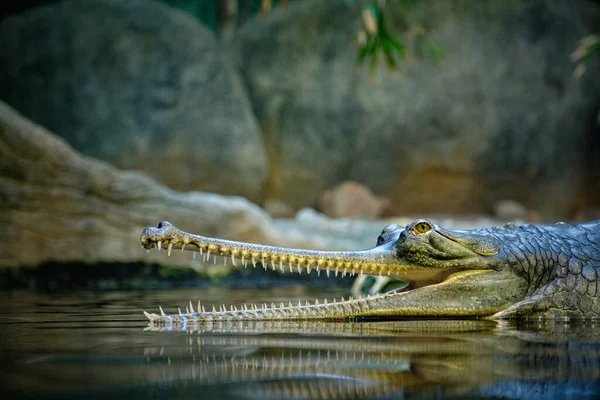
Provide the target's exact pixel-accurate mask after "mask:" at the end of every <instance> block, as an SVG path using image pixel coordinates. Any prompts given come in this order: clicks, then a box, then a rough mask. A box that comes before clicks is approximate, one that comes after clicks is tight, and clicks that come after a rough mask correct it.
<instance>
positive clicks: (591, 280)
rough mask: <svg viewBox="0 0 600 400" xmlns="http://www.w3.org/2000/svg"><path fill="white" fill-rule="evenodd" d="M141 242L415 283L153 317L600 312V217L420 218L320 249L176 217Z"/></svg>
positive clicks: (237, 260) (239, 260)
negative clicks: (450, 224) (364, 241)
mask: <svg viewBox="0 0 600 400" xmlns="http://www.w3.org/2000/svg"><path fill="white" fill-rule="evenodd" d="M141 242H142V247H143V248H145V249H147V250H149V249H151V248H154V247H155V248H157V249H158V250H164V251H167V253H168V254H169V255H170V253H171V251H172V249H181V250H182V251H183V250H189V251H195V252H199V253H200V254H202V256H203V257H205V258H206V259H208V258H210V257H211V256H212V257H223V258H225V260H224V261H225V262H229V261H230V262H231V263H232V264H233V265H234V266H235V267H242V268H243V267H248V266H254V267H256V265H257V263H260V265H262V266H263V267H264V268H265V269H267V268H272V269H275V270H280V271H281V272H283V273H288V272H291V273H301V272H303V271H305V272H310V271H311V270H317V271H319V273H320V274H324V275H326V276H334V275H335V276H338V275H339V274H345V275H348V274H350V275H354V274H366V275H374V276H379V275H383V276H392V277H396V278H398V279H401V280H404V281H406V282H409V283H410V285H409V286H408V287H407V288H406V289H403V290H399V291H393V292H388V293H382V294H377V295H373V296H363V297H360V298H350V299H341V300H335V299H330V300H326V299H322V300H315V301H314V302H313V303H297V304H270V305H267V304H262V305H256V304H252V305H244V306H242V307H240V308H236V307H233V306H232V307H226V306H221V307H220V308H219V309H218V310H217V309H215V308H213V309H212V310H209V311H207V310H206V309H205V308H204V307H203V306H202V305H201V304H198V305H197V309H196V310H194V307H193V305H192V303H190V305H189V306H188V307H186V310H185V312H181V311H180V312H179V313H178V314H174V315H166V314H165V313H164V312H163V311H162V308H161V309H160V315H159V314H150V313H147V312H144V314H145V315H146V317H147V318H148V319H149V320H150V321H151V323H153V324H155V325H160V326H162V325H172V324H181V323H186V322H197V321H219V320H221V321H222V320H309V319H310V320H361V319H371V318H379V317H380V318H401V317H413V318H435V317H486V318H498V319H499V318H520V317H527V318H559V319H598V318H600V295H599V293H600V279H599V275H600V221H595V222H589V223H585V224H579V225H575V224H566V223H557V224H555V225H549V226H537V225H523V226H518V227H517V226H515V225H513V224H507V225H505V226H504V227H502V228H495V227H490V228H482V229H474V230H465V231H455V230H446V229H443V228H441V227H439V226H437V225H435V224H433V223H431V222H430V221H428V220H425V219H420V220H417V221H414V222H412V223H411V224H409V225H408V226H406V228H403V227H401V226H399V225H389V226H387V227H385V228H384V229H383V231H382V233H381V235H380V236H379V238H378V239H377V246H376V247H374V248H372V249H369V250H363V251H332V252H329V251H313V250H300V249H288V248H282V247H274V246H264V245H259V244H252V243H243V242H234V241H228V240H221V239H215V238H209V237H203V236H199V235H193V234H190V233H187V232H183V231H181V230H179V229H177V228H176V227H174V226H173V225H171V224H170V223H168V222H161V223H159V224H158V227H156V228H153V227H151V228H146V229H145V230H144V231H143V232H142V235H141Z"/></svg>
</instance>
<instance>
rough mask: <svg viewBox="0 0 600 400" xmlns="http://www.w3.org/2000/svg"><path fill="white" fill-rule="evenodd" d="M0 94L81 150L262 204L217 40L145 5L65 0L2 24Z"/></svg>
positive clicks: (242, 116) (178, 183) (240, 110)
mask: <svg viewBox="0 0 600 400" xmlns="http://www.w3.org/2000/svg"><path fill="white" fill-rule="evenodd" d="M0 43H2V51H1V52H0V93H2V100H3V101H5V102H7V103H8V104H10V105H11V106H12V107H14V108H16V109H17V110H18V111H19V112H20V113H22V114H23V115H25V116H26V117H27V118H29V119H31V120H33V121H35V122H37V123H39V124H41V125H43V126H45V127H47V128H48V129H50V130H52V131H54V132H56V133H57V134H58V135H59V136H61V137H63V138H64V139H65V140H66V141H67V142H68V143H69V144H70V145H71V146H73V147H74V148H75V149H77V150H78V151H80V152H81V153H83V154H85V155H88V156H91V157H94V158H97V159H100V160H103V161H107V162H110V163H111V164H112V165H114V166H116V167H118V168H122V169H135V170H139V171H143V172H145V173H146V174H148V175H150V176H151V177H153V178H154V179H156V180H158V181H160V182H162V183H164V184H166V185H168V186H169V187H171V188H172V189H175V190H180V191H190V190H203V191H207V192H215V193H220V194H231V195H239V196H244V197H246V198H248V199H251V200H253V201H255V202H257V201H260V200H261V196H262V195H263V192H264V185H265V183H266V178H267V169H266V168H267V164H266V154H265V151H264V147H263V143H262V137H261V132H260V127H259V125H258V123H257V120H256V118H255V117H254V114H253V111H252V105H251V104H250V100H249V99H248V97H247V93H246V89H245V87H244V84H243V82H242V81H241V79H240V77H239V75H238V73H237V71H236V70H235V69H234V68H233V66H232V65H231V62H230V61H229V58H228V56H227V54H226V53H225V48H224V46H223V43H221V42H219V41H218V40H217V39H216V38H215V37H214V35H213V33H212V32H211V31H210V30H209V29H208V28H206V27H204V26H202V24H201V23H199V22H198V20H196V19H195V18H193V17H191V16H190V15H188V14H186V13H183V12H180V11H177V10H175V9H173V8H171V7H168V6H166V5H165V4H161V3H160V2H157V1H149V0H86V1H80V0H63V1H58V2H52V4H48V5H45V6H41V7H35V8H32V9H30V10H27V11H26V12H23V13H21V14H17V15H13V16H10V17H7V18H5V19H3V20H2V21H1V22H0Z"/></svg>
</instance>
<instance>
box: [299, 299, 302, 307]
mask: <svg viewBox="0 0 600 400" xmlns="http://www.w3.org/2000/svg"><path fill="white" fill-rule="evenodd" d="M300 307H302V302H301V301H300V300H298V308H300Z"/></svg>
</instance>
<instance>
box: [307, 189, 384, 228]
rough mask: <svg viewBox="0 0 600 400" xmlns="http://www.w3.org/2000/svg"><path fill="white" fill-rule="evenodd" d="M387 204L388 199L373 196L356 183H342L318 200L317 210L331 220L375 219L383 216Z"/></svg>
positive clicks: (369, 191)
mask: <svg viewBox="0 0 600 400" xmlns="http://www.w3.org/2000/svg"><path fill="white" fill-rule="evenodd" d="M389 204H390V202H389V199H387V198H384V197H377V196H375V195H374V194H373V192H371V190H370V189H369V188H367V187H366V186H364V185H361V184H360V183H357V182H342V183H340V184H339V185H337V186H335V187H333V188H332V189H329V190H327V191H325V192H324V193H323V194H322V195H321V197H320V199H319V209H320V210H321V211H322V212H323V213H324V214H325V215H327V216H329V217H332V218H355V219H375V218H378V217H381V216H382V215H384V214H385V212H386V210H387V209H388V208H389Z"/></svg>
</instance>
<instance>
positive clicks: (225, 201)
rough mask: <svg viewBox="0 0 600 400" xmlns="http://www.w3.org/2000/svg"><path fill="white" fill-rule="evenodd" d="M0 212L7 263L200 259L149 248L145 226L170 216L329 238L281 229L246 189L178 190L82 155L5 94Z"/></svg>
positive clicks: (196, 223)
mask: <svg viewBox="0 0 600 400" xmlns="http://www.w3.org/2000/svg"><path fill="white" fill-rule="evenodd" d="M0 220H2V231H3V239H2V240H1V241H0V267H12V266H29V267H35V266H38V265H40V264H42V263H44V262H48V261H59V262H84V263H95V262H139V261H141V262H158V263H163V264H168V265H170V266H176V265H190V264H192V263H193V262H192V260H191V257H190V253H188V252H186V253H185V254H182V253H181V252H175V254H174V255H173V256H172V257H170V258H167V257H165V255H164V254H159V253H158V252H150V253H149V254H146V252H145V251H142V250H141V249H140V242H139V236H140V233H141V231H142V229H143V228H145V227H147V226H152V225H156V224H157V223H158V222H159V221H162V220H168V221H170V222H172V223H173V224H175V225H176V226H178V227H179V228H181V229H185V230H187V231H192V232H198V233H201V234H204V235H208V236H217V237H223V238H229V239H233V240H244V241H251V242H265V243H270V244H274V245H285V246H294V247H313V248H321V247H326V245H327V244H329V243H323V242H318V241H315V240H313V239H312V238H311V237H310V236H309V235H305V234H302V233H301V232H296V233H294V232H292V233H290V234H289V235H288V234H282V233H281V232H279V231H277V230H276V229H274V227H273V226H272V225H271V220H270V218H269V216H268V215H267V214H266V213H265V212H264V211H263V210H262V209H261V208H260V207H258V206H256V205H254V204H252V203H250V202H249V201H247V200H246V199H243V198H241V197H225V196H220V195H216V194H210V193H203V192H190V193H178V192H175V191H172V190H170V189H168V188H166V187H165V186H163V185H161V184H159V183H157V182H155V181H154V180H152V179H151V178H148V177H147V176H145V175H144V174H142V173H139V172H129V171H119V170H118V169H116V168H114V167H112V166H110V165H108V164H106V163H104V162H102V161H98V160H94V159H91V158H88V157H85V156H82V155H80V154H79V153H77V152H75V151H74V150H73V149H72V148H71V147H69V146H68V145H67V144H66V143H65V142H64V141H63V140H62V139H60V138H58V137H56V136H54V135H53V134H51V133H49V132H48V131H46V130H45V129H44V128H42V127H40V126H38V125H35V124H33V123H32V122H30V121H28V120H26V119H25V118H23V117H22V116H20V115H19V114H18V113H16V112H15V111H14V110H13V109H11V108H10V107H8V106H7V105H5V104H4V103H2V102H0ZM198 258H199V257H198ZM198 262H199V260H196V261H195V263H198Z"/></svg>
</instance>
